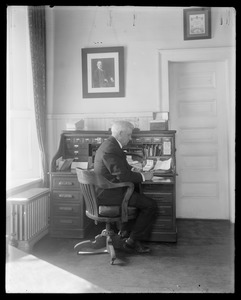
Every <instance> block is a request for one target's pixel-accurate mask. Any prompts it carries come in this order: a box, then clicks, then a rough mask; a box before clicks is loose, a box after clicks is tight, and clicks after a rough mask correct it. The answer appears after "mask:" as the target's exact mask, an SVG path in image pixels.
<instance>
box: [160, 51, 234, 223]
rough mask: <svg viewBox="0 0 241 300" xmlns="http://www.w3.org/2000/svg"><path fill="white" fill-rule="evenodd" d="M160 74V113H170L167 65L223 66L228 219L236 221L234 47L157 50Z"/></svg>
mask: <svg viewBox="0 0 241 300" xmlns="http://www.w3.org/2000/svg"><path fill="white" fill-rule="evenodd" d="M158 58H159V75H160V90H159V95H160V101H159V107H158V109H159V111H160V112H169V111H170V109H169V102H170V99H169V64H170V63H172V62H194V61H197V62H200V61H206V62H210V61H212V62H214V61H222V62H224V63H225V71H226V72H225V77H226V99H225V102H226V103H225V104H226V112H227V124H226V125H227V135H228V178H229V182H228V189H229V211H230V215H229V220H230V221H231V222H232V223H234V222H235V106H236V105H235V80H236V76H235V75H236V72H235V70H236V69H235V63H236V57H235V47H219V48H192V49H169V50H158Z"/></svg>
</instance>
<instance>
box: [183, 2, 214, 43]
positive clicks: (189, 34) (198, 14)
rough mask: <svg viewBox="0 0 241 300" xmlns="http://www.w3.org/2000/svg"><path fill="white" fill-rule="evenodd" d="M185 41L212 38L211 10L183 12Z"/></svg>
mask: <svg viewBox="0 0 241 300" xmlns="http://www.w3.org/2000/svg"><path fill="white" fill-rule="evenodd" d="M183 28H184V40H200V39H210V38H211V8H210V7H207V8H186V9H184V10H183Z"/></svg>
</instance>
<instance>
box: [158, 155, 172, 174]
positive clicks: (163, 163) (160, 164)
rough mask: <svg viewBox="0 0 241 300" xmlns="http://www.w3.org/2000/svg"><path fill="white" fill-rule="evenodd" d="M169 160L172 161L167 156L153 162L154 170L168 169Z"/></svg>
mask: <svg viewBox="0 0 241 300" xmlns="http://www.w3.org/2000/svg"><path fill="white" fill-rule="evenodd" d="M171 161H172V158H169V159H167V160H158V161H157V162H156V164H155V167H154V171H156V170H164V171H167V170H170V168H171Z"/></svg>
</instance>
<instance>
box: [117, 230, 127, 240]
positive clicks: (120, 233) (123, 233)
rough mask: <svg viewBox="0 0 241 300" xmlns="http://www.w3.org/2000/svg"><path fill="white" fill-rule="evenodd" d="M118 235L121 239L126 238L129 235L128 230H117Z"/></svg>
mask: <svg viewBox="0 0 241 300" xmlns="http://www.w3.org/2000/svg"><path fill="white" fill-rule="evenodd" d="M118 235H119V236H120V237H121V238H122V239H127V238H128V237H129V236H130V231H127V230H124V231H119V232H118Z"/></svg>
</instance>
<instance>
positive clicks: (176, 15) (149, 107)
mask: <svg viewBox="0 0 241 300" xmlns="http://www.w3.org/2000/svg"><path fill="white" fill-rule="evenodd" d="M183 9H184V7H130V6H123V7H121V6H113V7H112V6H98V7H91V6H90V7H85V6H83V7H81V6H77V7H73V6H69V7H68V6H64V7H61V6H59V7H58V6H55V7H53V8H50V7H46V11H47V14H46V19H47V62H48V64H47V67H48V70H47V87H48V89H47V96H48V99H47V100H48V101H47V103H48V107H47V113H48V114H50V115H55V114H73V113H75V114H76V113H81V114H83V113H100V114H101V113H111V112H145V111H159V106H160V95H159V91H160V88H161V87H160V83H159V67H158V66H159V65H158V49H183V48H200V47H201V48H203V47H225V46H234V45H235V30H234V28H235V22H234V20H235V18H234V16H235V14H236V12H235V10H234V9H233V8H218V7H213V8H211V26H212V38H211V39H202V40H191V41H184V38H183ZM221 22H222V25H221ZM113 46H124V49H125V50H124V51H125V54H124V68H125V70H124V74H125V97H121V98H97V99H93V98H91V99H83V97H82V73H81V72H82V71H81V70H82V66H81V49H82V48H93V47H113Z"/></svg>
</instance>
